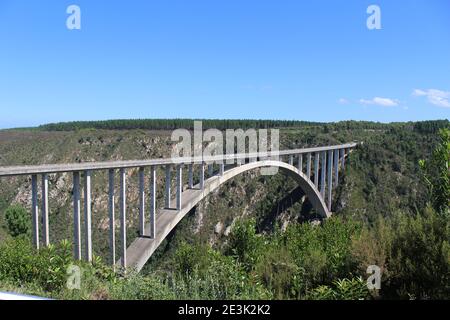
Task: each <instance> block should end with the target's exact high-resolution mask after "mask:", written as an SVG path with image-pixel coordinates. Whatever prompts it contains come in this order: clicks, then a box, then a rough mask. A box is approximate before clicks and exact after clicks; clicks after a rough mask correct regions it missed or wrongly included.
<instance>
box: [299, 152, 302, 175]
mask: <svg viewBox="0 0 450 320" xmlns="http://www.w3.org/2000/svg"><path fill="white" fill-rule="evenodd" d="M298 170H299V171H300V172H303V154H301V153H300V154H299V155H298Z"/></svg>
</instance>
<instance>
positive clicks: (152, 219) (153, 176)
mask: <svg viewBox="0 0 450 320" xmlns="http://www.w3.org/2000/svg"><path fill="white" fill-rule="evenodd" d="M155 236H156V167H155V166H151V167H150V238H152V239H154V238H155Z"/></svg>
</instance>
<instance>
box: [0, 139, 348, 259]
mask: <svg viewBox="0 0 450 320" xmlns="http://www.w3.org/2000/svg"><path fill="white" fill-rule="evenodd" d="M356 146H357V143H356V142H353V143H347V144H341V145H333V146H320V147H310V148H302V149H292V150H281V151H268V152H256V153H239V154H226V155H214V156H204V157H203V156H201V157H174V158H161V159H149V160H131V161H104V162H84V163H71V164H44V165H33V166H8V167H0V178H5V177H13V176H31V213H32V230H33V243H34V246H35V247H36V248H37V249H39V246H40V235H39V233H40V228H39V227H40V224H41V221H40V219H39V212H41V216H42V232H43V235H42V242H43V244H44V245H45V246H48V245H49V244H50V238H49V201H48V199H49V197H48V194H49V175H50V174H56V173H72V175H73V219H74V223H73V228H74V229H73V234H74V236H73V237H74V257H75V259H78V260H80V259H82V255H81V253H82V247H81V245H82V241H81V196H80V191H81V188H80V182H81V173H84V175H83V176H84V189H83V191H84V208H83V209H84V258H85V260H87V261H91V260H92V226H91V224H92V222H91V221H92V199H91V177H92V172H93V171H98V170H107V171H108V182H109V185H108V215H109V242H110V262H111V264H112V265H115V263H116V258H115V257H116V249H115V243H116V239H115V234H116V232H115V202H116V192H115V174H116V171H117V170H118V171H119V179H120V190H119V212H120V218H119V220H120V242H121V263H122V264H123V266H126V238H127V235H126V228H127V227H126V224H127V220H126V209H127V204H126V201H127V195H126V184H127V181H126V180H127V179H126V178H127V177H126V170H127V169H136V168H137V169H139V175H138V176H139V234H140V236H145V237H150V238H154V237H155V234H156V210H157V208H156V168H157V167H164V169H165V197H164V199H165V208H170V207H171V181H172V177H171V174H172V167H175V168H176V209H177V210H180V209H181V199H182V192H183V181H182V170H183V167H184V166H188V188H189V189H192V188H194V169H193V167H194V165H198V166H199V177H198V178H199V179H198V180H199V188H200V189H203V188H204V186H205V167H206V166H208V171H209V174H210V175H212V174H213V164H214V163H216V164H219V172H218V174H219V175H223V173H224V171H225V164H237V165H241V164H242V163H245V162H246V161H248V162H254V161H258V160H266V159H270V160H279V161H283V159H286V162H288V163H289V164H291V165H293V166H294V159H295V160H297V165H296V168H297V169H298V170H299V171H300V172H301V173H302V174H303V175H305V176H306V178H307V179H310V180H311V181H312V182H313V183H314V185H315V186H316V187H317V189H318V190H319V188H320V193H321V195H322V197H323V198H324V199H325V190H326V181H327V182H328V183H327V184H328V186H327V190H328V194H327V195H328V198H327V200H328V208H329V210H331V193H332V189H333V172H334V180H335V183H334V185H335V186H336V185H337V183H338V181H339V166H341V167H344V165H345V157H346V155H347V154H348V151H349V150H351V149H353V148H355V147H356ZM304 157H305V161H303V158H304ZM145 168H150V179H149V180H150V195H149V198H150V210H149V211H150V212H149V223H150V229H149V234H146V232H145V230H146V228H145V224H146V212H145V192H144V186H145ZM312 170H314V172H312ZM38 176H40V177H41V203H40V205H39V203H38ZM319 178H320V180H319ZM312 179H314V180H312Z"/></svg>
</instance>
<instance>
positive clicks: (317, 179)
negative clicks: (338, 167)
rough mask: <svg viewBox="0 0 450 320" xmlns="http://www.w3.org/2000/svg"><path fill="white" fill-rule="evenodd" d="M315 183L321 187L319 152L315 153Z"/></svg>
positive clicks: (317, 186)
mask: <svg viewBox="0 0 450 320" xmlns="http://www.w3.org/2000/svg"><path fill="white" fill-rule="evenodd" d="M314 185H315V186H316V188H317V189H319V153H318V152H316V153H314Z"/></svg>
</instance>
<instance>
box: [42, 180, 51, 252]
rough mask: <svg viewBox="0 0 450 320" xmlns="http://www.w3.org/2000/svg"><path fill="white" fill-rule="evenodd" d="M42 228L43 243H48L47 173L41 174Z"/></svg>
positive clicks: (46, 244)
mask: <svg viewBox="0 0 450 320" xmlns="http://www.w3.org/2000/svg"><path fill="white" fill-rule="evenodd" d="M42 227H43V228H42V230H43V233H44V235H43V236H44V239H43V240H44V245H45V246H48V245H49V244H50V236H49V229H48V175H47V174H46V173H44V174H43V175H42Z"/></svg>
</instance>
